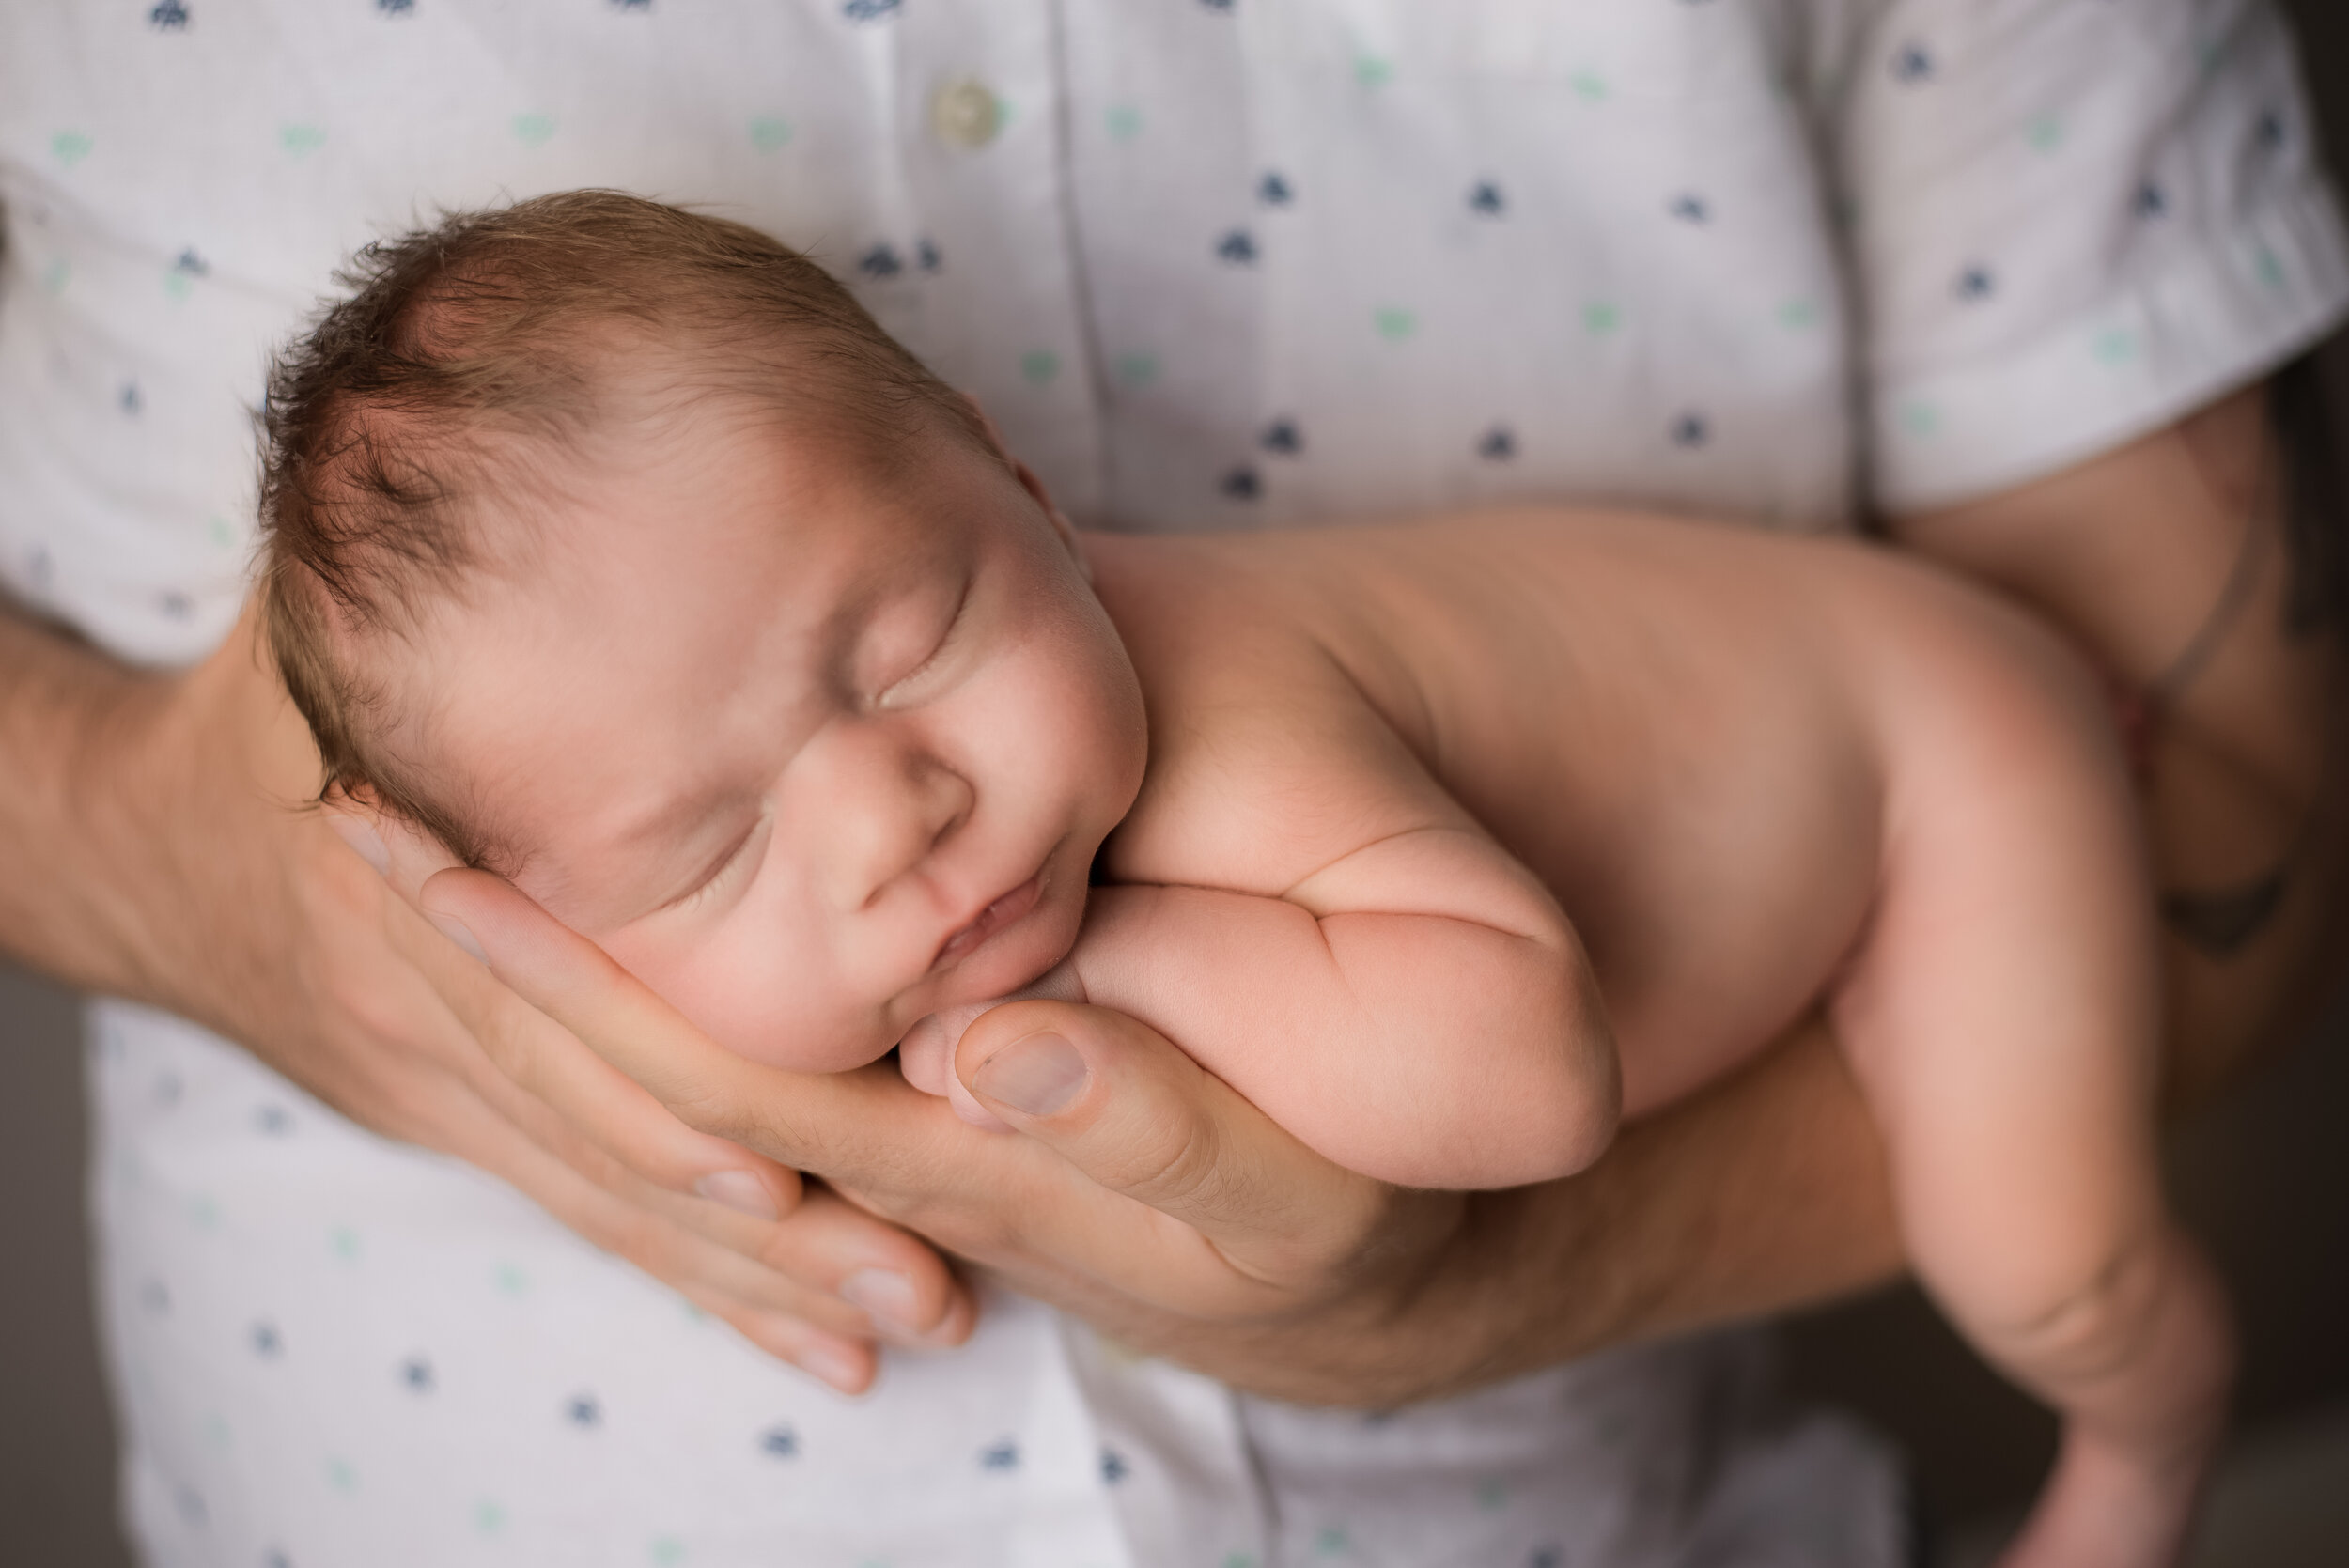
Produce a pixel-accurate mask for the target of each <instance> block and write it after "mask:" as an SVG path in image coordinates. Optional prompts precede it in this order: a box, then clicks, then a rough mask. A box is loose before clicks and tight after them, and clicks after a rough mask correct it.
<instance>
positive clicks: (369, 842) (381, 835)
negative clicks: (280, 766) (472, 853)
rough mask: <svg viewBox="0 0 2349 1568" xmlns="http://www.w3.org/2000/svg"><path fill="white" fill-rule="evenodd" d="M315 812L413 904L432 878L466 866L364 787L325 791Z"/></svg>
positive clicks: (336, 787)
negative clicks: (321, 814) (385, 805)
mask: <svg viewBox="0 0 2349 1568" xmlns="http://www.w3.org/2000/svg"><path fill="white" fill-rule="evenodd" d="M319 811H320V812H321V813H323V814H324V815H325V817H326V823H327V826H328V827H330V828H332V829H334V835H335V836H336V837H337V838H339V839H341V840H342V841H343V842H344V843H345V844H348V845H350V847H351V849H352V850H353V851H355V852H356V853H357V854H358V856H359V858H360V859H361V860H363V861H366V862H367V863H368V864H369V865H371V866H373V867H375V869H376V870H377V871H378V872H380V873H381V875H382V877H383V879H384V880H385V881H387V882H389V883H391V884H392V889H393V891H394V892H396V893H398V894H399V895H400V896H401V897H402V898H405V899H406V900H408V902H409V903H411V904H413V903H415V901H416V897H417V895H418V894H419V893H421V892H422V891H423V888H424V884H425V883H426V882H427V881H428V880H429V879H430V878H431V877H434V876H435V875H437V874H438V873H440V872H443V871H446V870H447V869H448V868H449V867H451V866H454V865H461V864H463V863H464V862H461V861H459V859H458V858H457V857H456V856H455V855H453V854H451V853H449V850H448V846H446V845H444V844H443V843H442V842H441V841H440V840H439V839H437V838H435V837H433V836H432V835H431V834H430V833H428V832H426V831H424V830H423V829H422V828H419V827H417V826H416V825H415V824H414V823H413V822H411V821H409V820H408V818H406V817H405V816H402V815H400V814H398V813H397V812H395V811H391V810H388V809H386V808H385V807H384V805H383V803H382V801H381V800H379V799H378V798H377V797H376V794H375V792H374V791H373V790H371V789H368V788H366V786H364V785H362V786H361V787H359V788H358V789H356V790H346V789H345V788H343V786H342V785H340V784H334V785H331V786H329V787H328V789H327V791H326V793H325V794H324V795H323V796H321V797H320V798H319Z"/></svg>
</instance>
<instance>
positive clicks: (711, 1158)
mask: <svg viewBox="0 0 2349 1568" xmlns="http://www.w3.org/2000/svg"><path fill="white" fill-rule="evenodd" d="M447 876H464V877H481V878H482V879H483V880H485V881H490V882H493V883H496V885H497V886H499V887H501V888H503V887H505V884H504V883H502V882H497V881H496V878H494V877H486V876H483V874H481V873H477V872H461V873H443V877H447ZM440 879H441V878H439V877H436V878H434V879H433V884H431V885H437V883H438V882H439V881H440ZM507 891H508V893H509V894H510V896H511V897H512V898H513V899H514V900H515V901H517V902H519V903H521V904H524V905H526V906H528V908H529V909H530V910H531V911H532V912H534V913H538V918H539V919H540V920H541V921H546V922H547V924H552V921H548V920H547V917H546V916H545V915H544V914H543V913H542V912H538V911H537V906H536V905H530V904H529V903H528V900H526V899H523V898H522V897H521V894H519V893H511V890H510V889H509V890H507ZM420 907H422V908H424V912H425V914H426V916H427V918H428V919H431V920H432V922H433V924H435V925H436V926H438V927H440V931H441V936H440V937H433V936H431V935H429V934H428V933H426V932H424V931H422V930H411V931H409V932H406V933H403V934H401V943H402V945H403V946H404V947H406V948H407V949H408V956H409V957H410V958H411V960H412V961H413V962H414V963H415V964H416V965H417V966H418V967H419V968H420V969H422V970H424V971H425V973H426V974H427V976H428V978H429V979H430V980H431V982H432V984H433V986H434V988H435V989H436V990H438V991H439V992H440V994H441V996H442V999H443V1001H444V1002H445V1003H446V1004H447V1005H448V1007H449V1008H450V1010H451V1011H452V1012H453V1013H454V1014H455V1015H456V1016H457V1017H458V1019H459V1022H460V1023H461V1024H462V1025H463V1026H464V1027H465V1029H466V1030H467V1031H468V1032H471V1033H472V1035H473V1036H474V1039H476V1040H477V1041H479V1043H480V1045H481V1048H482V1049H483V1050H484V1051H485V1052H486V1053H487V1054H488V1056H489V1057H490V1060H492V1061H493V1062H495V1063H496V1064H497V1066H498V1067H499V1069H500V1070H501V1071H502V1072H504V1073H505V1074H506V1077H507V1078H509V1079H512V1081H513V1082H514V1083H516V1084H517V1085H519V1086H520V1087H521V1089H522V1090H524V1091H525V1092H526V1093H527V1094H530V1095H532V1096H533V1097H535V1098H537V1100H539V1101H541V1102H543V1103H544V1104H545V1105H546V1106H547V1107H549V1108H550V1109H551V1110H552V1111H553V1112H554V1113H555V1115H556V1116H558V1117H559V1118H561V1119H562V1120H563V1121H565V1122H568V1124H570V1125H571V1126H574V1127H576V1128H577V1129H579V1130H580V1131H581V1132H583V1133H584V1134H586V1135H587V1136H588V1137H589V1138H590V1139H592V1140H593V1141H595V1142H596V1143H597V1144H599V1146H600V1147H602V1148H603V1149H604V1150H606V1151H607V1152H609V1153H610V1154H611V1155H612V1156H613V1157H614V1158H616V1159H618V1160H620V1161H621V1162H622V1163H624V1164H626V1165H627V1166H628V1167H629V1168H630V1170H633V1171H634V1172H637V1173H638V1174H640V1175H642V1176H643V1177H644V1178H645V1179H646V1180H647V1181H649V1182H651V1183H653V1184H654V1185H655V1186H658V1187H661V1188H667V1189H669V1190H671V1191H674V1192H680V1193H692V1194H694V1195H696V1196H699V1197H701V1198H704V1199H707V1200H708V1201H709V1202H711V1203H718V1204H722V1205H723V1206H724V1207H726V1208H729V1209H732V1210H735V1211H737V1212H739V1213H740V1214H742V1215H745V1216H748V1217H750V1218H752V1219H776V1218H778V1217H779V1216H782V1215H785V1214H787V1213H789V1212H790V1210H791V1208H792V1206H793V1205H794V1204H795V1203H798V1202H799V1199H800V1181H799V1175H798V1172H795V1171H792V1170H790V1169H789V1168H787V1167H786V1166H783V1165H780V1164H777V1163H776V1162H774V1161H772V1160H770V1159H765V1158H761V1157H759V1156H757V1155H755V1154H753V1153H751V1152H750V1151H748V1150H746V1149H743V1148H741V1147H739V1145H737V1144H734V1143H732V1142H729V1141H726V1140H725V1139H723V1138H722V1137H718V1136H713V1135H712V1134H711V1133H709V1132H705V1131H700V1130H696V1129H695V1128H693V1127H692V1126H687V1125H685V1124H684V1123H683V1122H680V1121H679V1120H678V1119H677V1116H675V1115H673V1114H672V1113H671V1112H670V1110H668V1109H667V1108H666V1107H664V1106H663V1105H662V1103H661V1100H660V1099H659V1098H658V1097H657V1095H656V1094H653V1093H648V1092H647V1091H646V1088H644V1087H643V1086H640V1085H639V1084H637V1083H636V1082H634V1081H631V1079H630V1077H629V1076H628V1075H627V1074H626V1073H625V1072H624V1071H622V1070H621V1069H620V1068H618V1067H615V1066H614V1064H613V1063H609V1062H607V1061H605V1060H604V1059H603V1058H602V1057H601V1056H599V1054H598V1053H597V1052H595V1051H593V1050H591V1049H589V1048H587V1047H586V1046H585V1045H583V1043H582V1042H581V1040H580V1039H579V1038H578V1037H577V1036H576V1035H575V1034H574V1033H573V1032H571V1031H568V1030H567V1029H565V1028H564V1027H563V1025H562V1023H561V1022H559V1021H557V1020H556V1019H554V1018H552V1017H549V1016H548V1015H547V1014H546V1013H544V1012H542V1011H540V1010H539V1009H537V1007H534V1006H532V1005H530V1001H531V999H530V998H528V997H527V996H526V995H521V994H517V993H516V992H515V991H514V990H512V989H510V988H509V987H508V986H507V985H506V984H504V983H503V982H504V981H505V979H506V976H504V975H501V974H498V973H496V972H495V970H494V968H485V967H484V962H486V950H485V949H484V948H483V947H482V945H481V943H480V941H479V939H476V938H475V937H474V934H473V931H472V929H471V928H470V926H468V925H467V924H463V923H462V921H461V920H459V919H457V918H455V917H452V916H450V915H448V914H445V913H443V912H441V911H439V910H436V909H435V908H430V907H428V906H421V905H420ZM557 929H560V927H557ZM566 935H568V933H566ZM442 938H445V940H443V939H442ZM573 940H574V941H578V940H580V939H577V938H573ZM583 945H589V946H590V951H593V952H596V953H597V954H598V956H599V957H600V956H601V954H600V951H599V950H597V949H594V948H593V947H592V945H591V944H583ZM460 950H461V951H460ZM467 955H470V956H467ZM604 963H605V964H606V965H610V967H611V968H612V969H613V970H614V971H617V966H616V965H611V961H610V960H609V959H608V958H607V959H604ZM636 989H637V990H639V991H641V990H642V987H636ZM646 994H647V995H648V994H649V993H646Z"/></svg>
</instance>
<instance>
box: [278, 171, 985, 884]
mask: <svg viewBox="0 0 2349 1568" xmlns="http://www.w3.org/2000/svg"><path fill="white" fill-rule="evenodd" d="M336 281H337V282H338V283H340V284H341V285H343V286H344V287H346V288H348V289H349V290H350V293H349V296H348V297H347V298H345V299H343V300H341V301H340V302H339V303H332V304H330V305H328V306H327V307H326V308H325V309H324V310H323V311H321V313H320V314H319V317H318V318H317V319H316V320H314V321H313V322H312V323H311V324H310V326H309V329H308V330H307V331H306V332H304V333H303V334H302V335H301V336H300V337H299V338H297V339H296V340H295V341H294V342H293V343H291V344H290V345H289V346H288V347H287V348H286V349H285V350H284V351H283V352H281V353H280V354H279V355H278V356H277V358H276V360H275V362H274V363H273V364H272V366H271V369H270V376H269V396H268V401H267V403H266V404H265V405H264V407H263V411H262V415H261V427H262V456H261V481H260V523H261V560H260V563H259V589H260V604H261V616H262V626H263V630H264V633H265V635H266V636H267V638H268V640H269V646H270V649H271V652H272V656H273V658H274V659H275V660H276V663H277V667H278V670H279V672H280V673H281V674H282V675H284V677H285V681H286V687H287V690H288V691H289V692H290V693H291V694H292V697H293V700H294V704H295V706H297V707H299V708H300V709H301V711H302V715H303V718H304V719H305V720H307V721H308V722H309V725H310V731H311V733H312V735H313V736H315V737H316V738H317V740H318V745H319V753H321V755H322V757H323V759H324V763H325V773H326V786H327V788H329V789H330V790H331V789H334V788H337V787H339V788H341V789H343V790H345V791H349V792H351V793H354V794H357V793H361V792H362V791H364V792H365V793H366V794H367V795H369V796H370V797H371V798H372V799H373V800H375V802H376V803H377V804H379V805H380V806H381V808H383V809H385V810H388V811H390V812H392V813H394V814H396V815H401V816H405V817H407V818H408V819H410V820H412V821H413V822H415V823H416V824H417V825H418V826H420V827H422V828H424V829H426V830H427V831H430V832H433V833H435V834H436V835H438V836H439V837H440V838H441V840H442V841H443V843H444V844H446V845H447V846H448V847H449V848H450V849H451V850H452V851H453V852H454V853H456V854H457V855H459V857H460V858H462V859H464V860H465V861H467V862H469V863H473V864H476V865H478V864H484V863H487V862H489V860H490V846H487V845H485V844H483V843H481V842H479V841H478V839H477V838H476V837H475V836H474V833H473V832H472V831H470V830H469V829H468V827H467V826H466V820H465V819H466V818H467V817H468V816H470V815H473V814H471V813H467V812H462V811H460V810H459V809H456V808H457V805H458V803H457V802H454V801H447V800H442V799H441V798H440V796H439V792H438V791H435V790H430V789H427V788H425V787H422V784H423V781H420V780H412V779H409V778H407V777H406V776H404V773H403V770H402V769H401V768H399V767H398V766H397V761H396V759H393V758H391V757H388V756H386V755H383V754H381V747H380V745H379V744H377V743H376V740H375V736H374V733H373V732H375V731H376V730H378V729H380V727H381V714H380V713H378V712H377V711H376V710H377V709H378V708H379V707H380V706H381V702H382V690H381V686H380V684H378V683H376V682H372V681H369V680H367V679H366V678H365V677H364V675H361V674H360V673H359V672H358V671H356V670H354V669H352V668H351V667H350V660H349V658H348V654H349V651H350V642H351V639H352V637H353V636H354V635H358V634H374V633H381V632H385V631H389V632H392V633H394V634H397V633H398V632H399V631H400V630H402V629H405V628H407V627H409V626H412V623H413V620H414V616H415V613H416V609H417V607H418V605H419V603H420V602H422V601H423V599H424V598H425V597H426V596H428V595H430V594H434V593H448V592H451V591H453V590H455V589H456V588H457V587H458V586H459V583H460V582H461V581H462V579H463V577H464V575H465V573H466V572H467V571H468V570H470V569H474V568H475V567H480V566H481V565H483V564H484V551H483V548H482V547H483V541H482V540H481V539H480V538H479V537H478V536H477V535H478V531H479V527H480V520H481V510H480V507H479V505H478V503H479V502H480V501H481V500H482V499H483V498H484V497H495V496H500V495H504V494H506V493H509V492H512V491H514V490H517V489H523V488H525V487H526V485H527V483H528V474H529V468H530V465H529V464H528V463H526V462H524V461H521V459H522V458H527V457H537V456H543V455H545V454H546V453H547V452H548V451H550V450H552V451H556V452H561V451H563V450H565V449H570V450H574V451H575V450H580V449H581V448H582V446H583V437H584V436H586V435H587V434H588V433H589V432H590V431H591V430H592V428H593V423H594V418H595V416H596V414H597V413H598V411H599V397H598V394H599V389H600V388H601V387H602V385H603V382H604V380H605V379H608V378H599V374H598V373H599V371H602V372H607V373H608V372H613V371H616V370H618V369H620V368H621V367H623V366H625V367H630V368H637V367H643V366H646V365H649V366H650V367H651V369H652V370H653V372H654V373H655V374H657V375H659V376H663V377H666V378H668V380H669V381H670V382H672V383H673V384H671V385H667V386H664V388H663V390H664V391H668V392H673V393H675V394H677V396H680V397H681V398H683V399H685V400H687V401H688V402H693V401H698V400H699V399H702V398H705V397H708V398H716V399H721V400H728V401H732V402H735V403H737V404H745V403H746V404H749V405H751V406H754V407H765V408H768V409H771V410H773V411H776V412H778V413H780V414H783V415H785V416H786V418H797V419H799V420H801V421H803V422H806V423H811V424H817V423H820V424H821V425H822V426H823V427H825V428H826V429H827V431H828V433H830V432H846V433H848V434H851V435H852V436H854V437H855V438H857V439H859V440H861V441H863V442H864V443H865V444H866V445H867V446H868V448H872V449H876V450H879V449H884V448H886V447H887V446H888V445H890V444H891V443H893V442H896V441H900V440H903V439H905V438H907V437H910V436H911V435H913V434H914V433H915V432H916V431H917V430H920V429H922V428H924V427H931V428H938V427H941V426H934V425H931V424H930V421H931V420H932V419H936V418H941V416H942V428H943V429H944V430H945V431H946V432H947V433H949V434H950V435H952V436H956V437H960V438H963V439H967V440H969V441H971V442H973V443H975V444H978V445H980V446H981V447H983V448H986V449H987V450H989V451H991V450H992V445H991V442H989V440H988V436H987V435H986V433H985V431H984V429H983V427H982V426H981V424H980V421H979V416H978V414H977V412H976V411H975V410H974V409H973V408H972V406H971V405H970V403H968V402H967V401H966V400H965V399H964V398H962V397H960V396H957V394H955V393H954V392H952V391H951V390H950V389H948V388H947V387H946V386H945V385H944V384H943V383H941V381H940V380H938V379H937V378H936V377H935V376H933V375H932V374H931V373H930V372H929V371H928V370H927V369H926V368H925V367H924V366H923V365H922V364H921V362H920V361H918V360H916V359H915V358H914V357H913V356H912V355H911V354H910V353H908V352H907V351H906V350H905V349H903V348H901V347H900V346H899V345H898V344H897V343H896V342H895V341H894V339H892V338H891V337H890V336H889V334H887V333H884V332H883V331H881V329H880V328H879V326H878V325H876V324H875V323H874V321H873V319H872V318H871V317H869V316H867V315H866V314H865V312H864V310H863V307H862V306H860V305H859V304H858V303H856V301H855V300H853V299H851V298H850V297H849V295H848V291H847V290H846V289H844V288H842V287H840V285H839V284H838V283H836V282H834V281H833V280H832V277H831V276H830V275H829V274H827V273H826V272H824V270H823V269H822V268H821V267H819V266H817V264H816V263H815V262H813V261H811V260H809V259H808V258H807V257H806V256H801V254H799V253H798V252H796V251H794V250H791V249H790V248H789V247H787V246H786V245H783V244H781V243H779V242H777V241H774V240H771V239H770V238H768V237H767V236H766V235H764V234H761V233H759V232H758V231H757V230H755V229H753V228H749V227H746V226H745V225H741V224H737V223H729V222H727V221H725V220H723V219H720V218H712V217H708V216H707V215H704V214H701V213H695V212H689V211H685V210H681V209H678V208H676V207H670V206H665V205H663V204H661V203H659V202H654V201H647V200H645V199H644V198H642V197H638V196H631V195H628V194H622V193H620V192H616V191H569V192H564V193H561V194H555V195H546V196H537V197H534V198H532V199H530V200H527V201H519V202H514V203H512V204H510V205H507V206H503V207H498V208H493V209H490V210H482V211H471V212H459V213H454V214H450V215H447V216H444V217H443V218H442V220H441V221H440V222H439V223H437V224H435V225H432V226H431V227H429V228H424V229H418V230H416V231H415V232H413V233H410V234H404V235H400V236H398V237H397V238H393V239H387V240H382V241H377V242H375V243H373V244H370V245H368V246H366V248H365V249H363V250H361V251H360V252H359V253H358V255H357V256H354V257H353V258H352V261H351V264H350V267H349V268H348V269H347V270H346V271H344V272H341V273H338V274H337V277H336ZM647 349H650V350H651V355H650V357H649V358H648V357H647V352H646V350H647ZM670 349H677V350H681V351H680V352H674V353H671V352H666V350H670ZM338 633H339V635H338ZM373 640H375V639H374V638H373V637H372V636H370V641H373ZM371 720H373V721H375V722H370V721H371Z"/></svg>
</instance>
